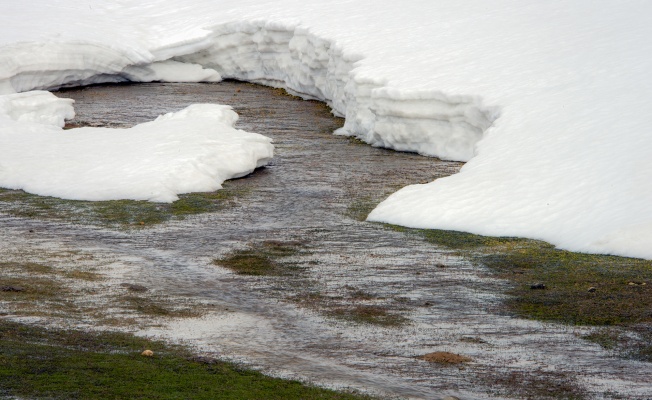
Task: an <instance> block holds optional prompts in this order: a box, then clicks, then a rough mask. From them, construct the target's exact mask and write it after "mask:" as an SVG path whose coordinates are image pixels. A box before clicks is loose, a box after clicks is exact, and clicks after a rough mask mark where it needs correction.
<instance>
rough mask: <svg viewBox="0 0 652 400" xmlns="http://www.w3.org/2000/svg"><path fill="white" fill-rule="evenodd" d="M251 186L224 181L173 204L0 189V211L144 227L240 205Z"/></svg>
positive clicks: (180, 197)
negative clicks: (81, 198)
mask: <svg viewBox="0 0 652 400" xmlns="http://www.w3.org/2000/svg"><path fill="white" fill-rule="evenodd" d="M247 193H248V189H243V188H240V187H237V186H236V185H229V183H228V182H226V183H225V184H224V188H223V189H221V190H218V191H215V192H206V193H189V194H183V195H180V196H179V200H177V201H175V202H174V203H152V202H149V201H136V200H112V201H78V200H64V199H59V198H56V197H47V196H37V195H33V194H30V193H25V192H23V191H22V190H8V189H0V211H2V212H5V213H8V214H10V215H14V216H17V217H24V218H34V219H46V220H60V221H68V222H75V223H84V224H94V225H109V226H116V225H118V226H128V225H133V226H143V225H152V224H158V223H162V222H165V221H168V220H171V219H183V218H184V217H186V216H189V215H195V214H201V213H207V212H214V211H218V210H221V209H223V208H225V207H230V206H233V205H235V204H237V199H238V198H241V197H243V196H246V195H247Z"/></svg>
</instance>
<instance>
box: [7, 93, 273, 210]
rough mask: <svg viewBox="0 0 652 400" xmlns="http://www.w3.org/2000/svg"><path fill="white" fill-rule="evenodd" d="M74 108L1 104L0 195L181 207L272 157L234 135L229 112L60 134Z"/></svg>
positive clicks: (267, 145)
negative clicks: (5, 191)
mask: <svg viewBox="0 0 652 400" xmlns="http://www.w3.org/2000/svg"><path fill="white" fill-rule="evenodd" d="M73 116H74V112H73V109H72V100H69V99H59V98H57V97H56V96H54V95H53V94H51V93H49V92H44V91H31V92H27V93H19V94H14V95H5V96H1V97H0V149H3V152H2V157H0V187H5V188H11V189H24V190H25V191H27V192H30V193H36V194H40V195H46V196H56V197H60V198H64V199H77V200H117V199H135V200H150V201H158V202H171V201H174V200H177V199H178V197H177V194H179V193H189V192H205V191H213V190H217V189H219V188H221V186H220V185H221V183H222V182H224V181H225V180H227V179H232V178H237V177H240V176H243V175H246V174H249V173H251V172H252V171H253V170H254V169H255V168H257V167H260V166H262V165H264V164H266V163H267V162H268V161H269V160H270V159H271V158H272V156H273V146H272V144H271V140H270V139H269V138H267V137H265V136H262V135H259V134H256V133H250V132H245V131H242V130H237V129H234V128H233V125H234V124H235V122H236V121H237V119H238V116H237V114H236V113H235V112H234V111H233V110H231V107H229V106H221V105H216V104H195V105H192V106H189V107H187V108H185V109H184V110H181V111H179V112H175V113H169V114H165V115H162V116H160V117H159V118H157V119H156V120H154V121H152V122H147V123H143V124H140V125H136V126H134V127H133V128H129V129H109V128H77V129H70V130H63V129H61V127H62V126H63V124H64V118H71V117H73Z"/></svg>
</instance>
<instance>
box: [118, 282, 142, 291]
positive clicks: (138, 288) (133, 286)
mask: <svg viewBox="0 0 652 400" xmlns="http://www.w3.org/2000/svg"><path fill="white" fill-rule="evenodd" d="M120 286H122V287H124V288H126V289H127V290H131V291H132V292H146V291H148V290H149V289H147V288H146V287H145V286H143V285H136V284H133V283H121V284H120Z"/></svg>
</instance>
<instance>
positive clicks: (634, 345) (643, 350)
mask: <svg viewBox="0 0 652 400" xmlns="http://www.w3.org/2000/svg"><path fill="white" fill-rule="evenodd" d="M583 338H584V339H586V340H589V341H591V342H594V343H597V344H599V345H600V346H602V347H603V348H605V349H607V350H611V351H613V352H615V353H616V354H619V355H621V356H623V357H626V358H630V359H634V360H638V361H647V362H652V327H649V326H647V327H646V326H634V327H630V328H629V329H626V330H625V329H622V328H617V327H608V328H599V329H595V330H594V331H593V332H591V333H590V334H588V335H585V336H583Z"/></svg>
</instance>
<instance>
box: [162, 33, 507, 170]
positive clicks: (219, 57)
mask: <svg viewBox="0 0 652 400" xmlns="http://www.w3.org/2000/svg"><path fill="white" fill-rule="evenodd" d="M210 30H211V32H212V33H211V34H210V35H209V37H208V40H207V39H206V38H204V39H202V41H201V43H203V44H205V43H210V44H209V45H207V46H206V47H203V48H202V49H201V50H199V51H192V52H191V53H190V54H186V55H183V56H179V57H176V58H175V59H176V60H180V61H184V62H190V63H196V64H200V65H202V66H204V67H208V68H212V69H215V70H216V71H218V72H219V73H220V74H221V75H222V76H223V77H224V78H234V79H239V80H245V81H249V82H256V83H262V84H265V85H270V86H275V87H283V88H285V89H287V90H289V91H290V92H292V93H296V94H298V95H300V96H302V97H304V98H310V99H318V100H322V101H325V102H326V103H327V104H328V105H329V106H331V108H332V109H333V112H334V113H335V114H336V115H339V116H344V117H346V120H345V124H344V127H343V128H342V129H340V130H339V131H338V132H337V133H338V134H342V135H352V136H356V137H358V138H360V139H361V140H363V141H365V142H367V143H369V144H371V145H373V146H378V147H387V148H390V149H395V150H401V151H411V152H417V153H420V154H423V155H428V156H436V157H440V158H443V159H451V160H459V161H466V160H469V159H470V158H471V157H473V154H474V146H475V143H476V142H477V141H478V140H480V138H481V137H482V134H483V132H484V131H485V130H486V129H487V128H488V127H489V126H490V125H491V124H492V122H493V121H494V120H495V119H496V118H497V109H496V108H495V107H494V108H492V107H485V106H483V104H482V101H481V100H480V98H478V97H472V96H460V95H452V96H450V95H446V94H444V93H442V92H440V91H433V90H429V91H428V90H418V91H414V90H413V91H407V90H399V89H395V88H389V87H387V86H386V83H385V82H384V81H383V80H381V79H377V78H371V77H365V76H363V75H361V74H359V73H358V71H357V70H356V63H357V62H358V61H360V60H361V59H362V56H360V55H358V54H349V53H347V52H345V50H344V49H342V48H341V47H340V46H338V45H337V44H336V43H335V42H334V41H332V40H328V39H325V38H321V37H318V36H316V35H314V34H312V33H310V31H309V30H307V29H305V28H302V27H297V26H293V25H289V24H281V23H271V22H265V21H240V22H234V23H227V24H221V25H218V26H215V27H212V28H211V29H210ZM184 45H185V46H186V47H187V44H184ZM165 50H166V52H167V53H168V54H169V53H171V51H170V49H169V48H167V49H165ZM186 51H188V50H186ZM172 53H173V52H172Z"/></svg>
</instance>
